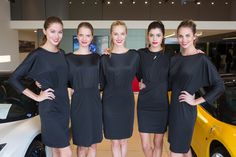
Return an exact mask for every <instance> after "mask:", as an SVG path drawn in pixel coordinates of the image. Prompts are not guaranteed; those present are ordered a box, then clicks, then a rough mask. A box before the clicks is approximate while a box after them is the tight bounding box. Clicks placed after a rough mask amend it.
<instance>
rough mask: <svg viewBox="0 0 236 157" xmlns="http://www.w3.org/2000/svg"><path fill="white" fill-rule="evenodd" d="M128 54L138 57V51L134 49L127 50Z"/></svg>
mask: <svg viewBox="0 0 236 157" xmlns="http://www.w3.org/2000/svg"><path fill="white" fill-rule="evenodd" d="M128 53H130V54H131V55H133V56H139V54H138V51H137V50H135V49H129V50H128Z"/></svg>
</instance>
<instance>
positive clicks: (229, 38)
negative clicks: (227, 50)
mask: <svg viewBox="0 0 236 157" xmlns="http://www.w3.org/2000/svg"><path fill="white" fill-rule="evenodd" d="M233 39H236V37H228V38H223V40H233Z"/></svg>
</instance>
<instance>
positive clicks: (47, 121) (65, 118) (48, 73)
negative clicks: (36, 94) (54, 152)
mask: <svg viewBox="0 0 236 157" xmlns="http://www.w3.org/2000/svg"><path fill="white" fill-rule="evenodd" d="M67 73H68V67H67V64H66V60H65V55H64V51H62V50H61V51H59V52H56V53H54V52H49V51H47V50H45V49H43V48H37V49H36V50H34V51H33V52H31V53H30V54H29V55H28V56H27V57H26V59H25V60H24V61H23V62H22V63H21V64H20V65H19V66H18V68H17V69H16V70H15V71H14V73H13V74H12V75H11V77H10V79H9V82H10V84H11V85H12V86H13V87H15V88H16V89H17V91H18V92H23V91H24V90H25V87H24V86H23V85H22V83H21V82H20V80H21V78H22V77H24V76H27V77H30V78H32V79H34V80H35V81H38V82H39V83H40V84H41V85H42V87H41V88H42V90H46V89H48V88H52V89H53V90H54V94H55V96H56V97H55V99H53V100H44V101H41V102H39V103H38V104H39V114H40V119H41V129H42V130H41V131H42V140H43V142H44V144H45V145H47V146H49V147H54V148H63V147H66V146H68V145H69V113H70V106H69V98H68V93H67V80H68V78H67Z"/></svg>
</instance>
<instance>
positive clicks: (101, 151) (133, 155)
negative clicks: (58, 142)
mask: <svg viewBox="0 0 236 157" xmlns="http://www.w3.org/2000/svg"><path fill="white" fill-rule="evenodd" d="M135 102H137V94H135ZM135 113H136V112H135ZM72 149H73V157H76V147H75V146H74V145H72ZM168 151H169V146H168V142H167V137H166V135H165V137H164V148H163V155H162V157H168V153H169V152H168ZM97 157H112V154H111V144H110V141H109V140H106V139H103V141H102V143H100V144H98V145H97ZM127 157H144V155H143V152H142V148H141V141H140V137H139V133H138V126H137V116H136V115H135V123H134V132H133V136H132V137H131V138H130V139H129V143H128V154H127Z"/></svg>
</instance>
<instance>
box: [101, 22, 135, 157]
mask: <svg viewBox="0 0 236 157" xmlns="http://www.w3.org/2000/svg"><path fill="white" fill-rule="evenodd" d="M110 36H111V48H110V54H109V55H105V56H103V57H102V60H101V61H102V70H103V74H104V85H103V86H104V91H103V97H102V102H103V122H104V123H103V124H104V135H105V138H107V139H110V140H111V142H112V153H113V157H125V156H126V154H127V141H128V138H129V137H131V136H132V133H133V122H134V95H133V91H132V80H133V79H134V76H135V74H136V72H137V70H138V64H139V55H138V53H137V52H136V51H135V50H129V49H127V48H126V47H125V46H124V45H125V39H126V36H127V27H126V25H125V23H124V22H122V21H116V22H113V23H112V25H111V29H110Z"/></svg>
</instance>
